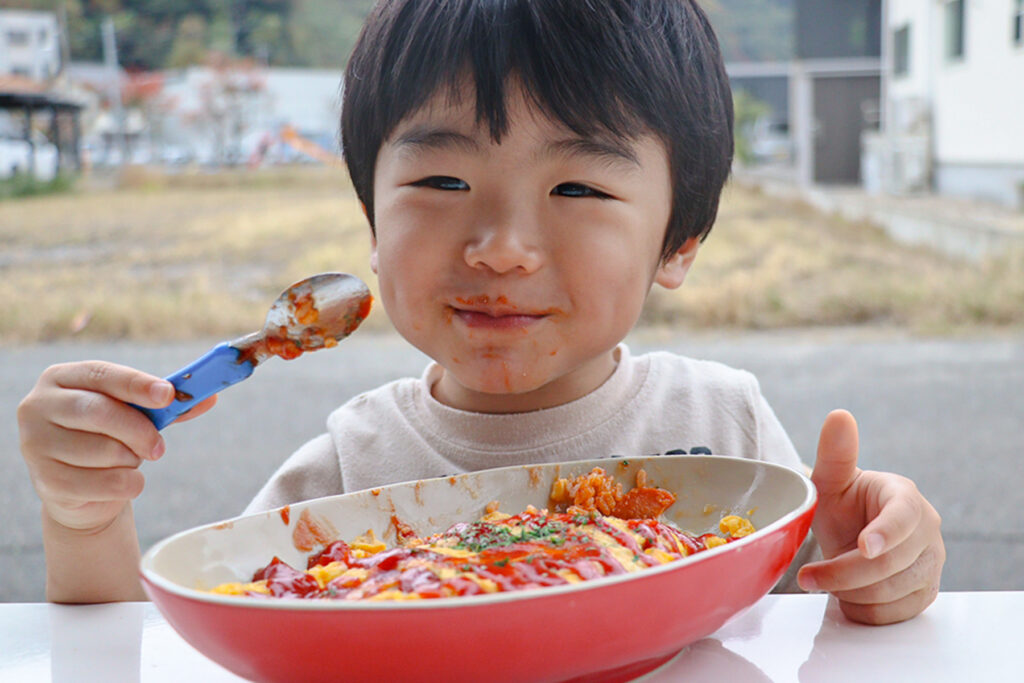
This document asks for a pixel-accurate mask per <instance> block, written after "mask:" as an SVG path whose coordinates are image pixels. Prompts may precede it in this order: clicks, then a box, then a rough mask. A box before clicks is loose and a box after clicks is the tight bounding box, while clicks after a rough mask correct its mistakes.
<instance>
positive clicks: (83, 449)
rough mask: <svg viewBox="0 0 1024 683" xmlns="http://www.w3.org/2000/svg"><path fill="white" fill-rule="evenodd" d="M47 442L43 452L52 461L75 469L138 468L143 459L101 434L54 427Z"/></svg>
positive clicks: (48, 435) (115, 440) (118, 442)
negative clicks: (57, 461)
mask: <svg viewBox="0 0 1024 683" xmlns="http://www.w3.org/2000/svg"><path fill="white" fill-rule="evenodd" d="M46 440H47V444H46V450H47V452H49V453H52V454H53V455H52V457H53V458H54V459H56V460H59V461H60V462H63V463H67V464H68V465H74V466H75V467H91V468H99V467H138V466H139V465H141V464H142V459H141V458H139V456H138V455H137V454H135V453H134V452H133V451H132V450H131V449H130V448H128V447H127V446H125V445H124V444H123V443H121V442H120V441H118V440H117V439H112V438H110V437H109V436H105V435H102V434H92V433H90V432H79V431H74V430H69V429H60V428H54V429H52V430H51V431H50V432H49V433H48V434H47V435H46ZM29 446H30V447H31V444H29Z"/></svg>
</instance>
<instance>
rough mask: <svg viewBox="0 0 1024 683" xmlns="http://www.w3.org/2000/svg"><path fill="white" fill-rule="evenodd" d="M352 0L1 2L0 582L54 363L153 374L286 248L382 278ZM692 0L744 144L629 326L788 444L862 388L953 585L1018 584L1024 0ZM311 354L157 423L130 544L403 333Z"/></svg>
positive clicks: (8, 566) (271, 440) (243, 298)
mask: <svg viewBox="0 0 1024 683" xmlns="http://www.w3.org/2000/svg"><path fill="white" fill-rule="evenodd" d="M372 4H373V3H372V1H371V0H342V1H338V0H266V1H257V0H203V1H199V2H197V1H188V2H185V1H175V0H161V1H160V2H152V1H149V0H147V1H142V0H131V1H130V0H3V2H2V3H0V437H2V438H0V464H2V465H3V471H4V474H3V475H2V476H0V497H2V498H3V500H4V501H7V503H8V504H7V505H6V507H5V511H4V521H5V523H4V524H3V525H0V574H2V575H3V576H4V577H5V580H4V581H3V582H0V600H2V601H22V600H39V599H42V580H41V574H42V571H43V557H42V548H41V543H40V541H39V528H38V527H39V524H38V501H37V499H36V498H35V495H34V493H33V491H32V488H31V484H30V482H29V480H28V476H27V472H26V471H25V467H24V464H23V463H22V461H21V457H20V454H19V452H18V438H17V425H16V419H15V409H16V406H17V403H18V401H20V399H21V398H22V397H23V396H24V395H25V394H26V393H27V392H28V391H29V390H30V389H31V387H32V385H33V384H34V382H35V379H36V378H37V377H38V375H39V373H40V372H41V371H42V370H43V369H44V368H45V367H46V366H47V365H49V364H51V363H55V362H61V361H65V360H74V359H83V358H105V359H108V360H113V361H116V362H124V363H127V364H131V365H134V366H136V367H140V368H143V369H146V370H148V371H151V372H154V373H155V374H169V373H170V372H172V371H174V370H176V369H177V368H178V367H180V366H181V365H183V364H184V363H186V362H188V361H190V360H192V359H193V358H195V357H196V356H197V355H199V354H201V353H202V352H204V351H205V350H206V349H207V348H209V346H210V345H212V343H215V342H216V341H219V340H221V339H229V338H233V337H234V336H238V335H241V334H244V333H247V332H249V331H252V330H253V329H255V328H257V327H258V326H259V325H260V324H261V323H262V319H263V316H264V314H265V311H266V307H267V305H268V304H269V303H270V301H272V300H273V298H274V297H275V296H276V295H277V293H278V292H279V291H280V290H281V289H283V288H284V287H285V286H286V285H288V284H290V283H291V282H293V281H295V280H297V279H299V278H301V277H304V276H306V275H309V274H311V273H314V272H318V271H324V270H343V271H348V272H352V273H355V274H357V275H359V276H361V277H363V278H364V279H365V280H366V281H367V282H368V283H369V284H370V285H371V288H372V289H375V288H376V284H375V281H374V278H373V275H372V273H371V272H370V270H369V267H368V254H369V242H368V239H367V237H368V232H367V228H366V224H365V219H364V218H363V216H362V214H361V211H360V209H359V206H358V203H357V201H356V199H355V196H354V193H353V192H352V190H351V186H350V185H349V182H348V178H347V175H346V173H345V171H344V169H343V167H342V165H341V163H340V150H339V146H338V130H337V127H338V115H339V93H340V89H341V87H342V82H341V81H342V73H343V70H344V64H345V61H346V58H347V55H348V53H349V51H350V49H351V46H352V44H353V43H354V41H355V38H356V36H357V35H358V32H359V29H360V27H361V24H362V21H363V20H364V18H365V16H366V14H367V13H368V11H369V9H370V7H371V6H372ZM700 4H701V5H702V6H703V7H704V9H705V10H706V11H707V12H708V15H709V17H710V18H711V21H712V24H713V26H714V27H715V29H716V32H717V33H718V37H719V40H720V43H721V46H722V50H723V53H724V55H725V59H726V66H727V70H728V73H729V76H730V79H731V82H732V86H733V92H734V98H735V109H736V135H737V140H736V162H735V166H734V172H733V176H732V179H731V181H730V183H729V185H728V186H727V188H726V192H725V194H724V196H723V200H722V206H721V210H720V214H719V219H718V222H717V224H716V227H715V229H714V230H713V231H712V234H711V237H710V238H709V239H708V241H707V243H706V244H705V245H704V246H703V247H702V249H701V256H700V258H699V259H698V260H697V264H696V266H695V267H694V269H693V270H692V272H691V275H690V276H689V278H688V280H687V284H686V286H685V287H683V288H681V289H680V290H677V291H673V292H667V291H663V290H655V291H654V292H653V293H652V295H651V297H650V299H649V301H648V305H647V307H646V309H645V311H644V314H643V318H642V320H641V324H640V326H639V327H638V329H637V331H636V332H635V333H634V335H633V337H632V338H631V342H630V343H631V344H634V345H635V346H636V347H637V348H638V349H648V348H671V349H674V350H677V351H680V352H682V353H688V354H691V355H699V356H701V357H708V358H714V359H717V360H722V361H725V362H728V363H730V364H733V365H736V366H739V367H744V368H747V369H750V370H752V371H755V372H756V374H758V376H759V377H760V378H761V382H762V387H763V389H764V391H765V394H766V395H767V396H768V398H769V399H770V401H771V402H772V404H773V406H775V409H776V412H777V413H778V414H779V416H780V418H781V419H782V421H783V424H784V425H786V427H787V429H789V431H790V433H791V435H792V436H793V439H794V442H795V443H796V445H797V447H798V449H799V450H800V452H801V454H802V456H803V458H804V459H805V461H807V462H808V463H811V462H813V459H814V449H815V444H816V438H817V428H818V426H819V425H820V421H821V419H822V418H823V417H824V415H825V413H826V412H827V411H828V409H830V408H833V407H839V406H843V407H849V408H851V409H853V410H854V413H855V414H856V415H858V417H859V419H860V423H861V430H862V446H863V454H862V464H863V465H864V466H866V467H873V468H876V469H886V470H893V471H898V472H900V473H903V474H906V475H907V476H910V477H911V478H913V479H914V480H915V481H916V482H918V485H919V486H920V487H921V488H922V490H924V492H925V494H926V495H927V496H928V497H929V498H930V499H931V500H932V501H933V502H935V504H936V507H937V508H938V509H939V511H940V513H942V514H943V515H944V519H945V527H944V528H945V532H946V539H947V543H948V547H949V552H950V558H949V560H948V563H947V571H946V574H945V575H944V580H943V587H944V589H947V590H968V589H1017V590H1020V589H1022V588H1024V582H1022V581H1024V579H1022V578H1021V577H1022V576H1024V575H1022V574H1021V573H1020V571H1019V567H1020V566H1021V563H1022V562H1024V532H1022V531H1021V530H1020V529H1021V527H1020V525H1019V524H1004V523H1000V522H999V521H998V520H1000V519H1005V518H1006V517H1007V516H1009V515H1012V510H1014V509H1017V507H1018V505H1019V504H1024V493H1022V491H1024V487H1021V486H1020V485H1019V483H1020V482H1019V475H1017V474H1015V473H1016V472H1017V470H1018V467H1017V463H1016V459H1017V458H1018V457H1019V453H1020V452H1021V450H1022V449H1024V435H1022V433H1021V430H1020V426H1019V425H1020V418H1021V416H1022V415H1024V394H1022V392H1020V386H1022V384H1024V128H1022V126H1021V121H1022V117H1024V0H985V1H984V2H982V1H981V0H703V1H702V2H701V3H700ZM319 356H320V354H317V355H315V356H313V357H311V358H308V359H307V358H303V359H301V360H299V361H295V362H294V364H284V363H277V364H276V365H272V364H268V367H267V369H266V370H265V371H264V370H263V369H261V371H260V372H259V373H257V376H254V378H253V379H252V380H250V381H248V382H246V383H245V384H243V385H241V386H240V387H239V388H237V389H233V390H232V391H231V392H227V393H226V394H225V395H223V396H222V400H221V405H220V406H219V408H218V410H217V411H215V412H214V413H211V415H210V416H208V417H206V418H204V419H203V420H198V421H196V422H195V423H189V425H188V426H187V427H186V426H181V427H174V428H171V429H170V430H168V432H167V439H168V443H169V453H170V454H173V456H174V457H167V458H165V459H164V460H162V461H161V462H160V463H157V464H156V465H154V466H153V467H148V466H147V476H148V477H149V484H148V485H147V491H146V492H145V494H144V495H143V497H142V498H141V499H140V500H139V502H138V504H137V517H138V519H139V528H140V537H141V539H142V542H143V545H144V546H146V545H148V544H150V543H152V542H154V541H156V540H158V539H159V538H161V537H163V536H165V535H167V534H170V533H173V532H175V531H178V530H181V529H184V528H186V527H188V526H192V525H195V524H201V523H206V522H210V521H215V520H218V519H223V518H225V517H230V516H232V515H235V514H238V513H239V512H240V511H241V509H242V508H243V507H244V506H245V504H246V502H247V501H248V500H249V499H250V498H251V497H252V495H253V494H254V493H255V491H256V489H257V488H258V487H259V486H260V484H261V483H262V482H263V481H264V480H265V479H266V478H267V477H268V476H269V475H270V473H272V472H273V470H274V469H275V468H276V466H277V464H279V463H280V462H281V461H282V460H283V459H284V458H286V457H287V455H288V454H289V453H290V452H291V451H292V450H293V449H294V448H296V447H297V446H298V445H300V444H301V443H302V442H303V441H305V440H306V439H308V438H310V437H311V436H314V435H315V434H316V433H318V432H319V431H321V430H322V429H323V418H324V416H326V414H327V413H328V412H329V411H330V409H331V408H333V407H334V406H336V405H338V404H339V403H341V402H343V401H344V400H346V399H347V398H349V397H350V396H352V395H354V394H355V393H357V392H358V391H362V390H365V389H368V388H371V387H373V386H376V385H379V384H380V383H382V382H384V381H388V380H389V379H392V378H394V377H398V376H403V375H409V374H418V373H419V372H420V370H421V368H422V367H423V364H424V362H425V359H424V358H423V357H422V356H421V355H419V353H418V352H416V351H415V350H412V349H410V348H409V347H408V346H407V345H405V344H404V343H403V342H402V341H401V340H400V339H399V338H397V337H396V336H395V335H394V333H393V331H392V330H391V328H390V325H389V323H388V321H387V319H386V317H385V315H384V314H383V311H382V310H380V309H379V308H378V309H377V310H375V311H374V313H373V314H372V315H371V317H370V319H369V320H368V321H367V323H366V324H365V325H364V328H363V329H361V330H360V333H359V335H357V336H356V337H355V338H353V339H352V340H351V342H346V344H345V345H343V346H342V347H341V349H340V350H338V351H335V352H333V353H332V354H323V358H320V357H319ZM285 405H287V406H299V409H298V410H297V411H296V410H291V409H290V410H284V409H282V406H285ZM293 412H297V413H299V414H295V415H293V414H292V413H293ZM254 424H259V425H261V426H263V428H262V429H261V430H253V429H252V425H254Z"/></svg>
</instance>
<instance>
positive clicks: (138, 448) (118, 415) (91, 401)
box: [50, 390, 164, 460]
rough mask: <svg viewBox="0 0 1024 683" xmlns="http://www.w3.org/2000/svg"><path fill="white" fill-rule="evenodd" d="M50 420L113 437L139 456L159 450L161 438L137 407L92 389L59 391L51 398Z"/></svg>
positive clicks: (156, 453) (151, 455) (150, 455)
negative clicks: (52, 403)
mask: <svg viewBox="0 0 1024 683" xmlns="http://www.w3.org/2000/svg"><path fill="white" fill-rule="evenodd" d="M50 421H51V422H52V423H53V424H55V425H57V426H59V427H63V428H64V429H67V430H70V431H72V432H91V433H95V434H101V435H104V436H106V437H109V438H112V439H116V440H117V441H120V442H121V443H123V444H124V445H125V446H126V447H127V448H128V449H130V450H131V451H132V452H133V453H135V454H136V455H137V456H139V457H140V458H144V459H146V460H155V459H156V458H158V457H160V455H162V454H163V445H164V441H163V438H162V437H161V436H160V433H159V432H158V431H157V430H156V429H155V428H154V427H153V423H152V422H150V421H149V418H147V417H146V416H145V415H143V414H142V413H141V412H140V411H138V410H136V409H135V408H132V407H131V406H129V405H126V404H124V403H122V402H121V401H118V400H115V399H113V398H111V397H110V396H107V395H105V394H101V393H97V392H94V391H70V390H69V391H63V392H61V395H60V397H59V398H58V399H57V400H56V401H55V402H54V409H53V411H52V414H51V416H50Z"/></svg>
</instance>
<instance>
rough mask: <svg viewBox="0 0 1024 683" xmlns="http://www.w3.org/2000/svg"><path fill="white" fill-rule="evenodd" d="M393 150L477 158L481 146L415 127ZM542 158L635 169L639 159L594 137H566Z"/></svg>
mask: <svg viewBox="0 0 1024 683" xmlns="http://www.w3.org/2000/svg"><path fill="white" fill-rule="evenodd" d="M394 145H395V147H397V148H403V147H405V148H412V149H420V150H426V149H458V150H462V151H464V152H469V153H473V154H478V153H480V152H482V151H483V145H481V144H480V142H479V141H478V140H477V139H476V138H474V137H473V136H471V135H466V134H465V133H460V132H459V131H457V130H453V129H451V128H438V127H433V126H416V127H414V128H410V129H409V130H407V131H405V132H403V133H401V134H400V135H398V136H397V137H396V138H395V142H394ZM542 156H546V157H554V156H566V157H574V156H583V157H593V158H597V159H601V160H604V161H608V162H611V163H613V164H619V165H622V164H623V163H625V164H626V165H628V166H630V167H635V168H639V167H640V165H641V164H640V159H639V158H638V157H637V155H636V152H635V151H634V150H633V148H632V147H631V146H630V145H627V144H622V143H620V142H618V141H617V140H607V139H603V138H594V137H568V138H563V139H561V140H555V141H553V142H551V143H549V144H548V145H546V147H545V149H544V150H543V152H542Z"/></svg>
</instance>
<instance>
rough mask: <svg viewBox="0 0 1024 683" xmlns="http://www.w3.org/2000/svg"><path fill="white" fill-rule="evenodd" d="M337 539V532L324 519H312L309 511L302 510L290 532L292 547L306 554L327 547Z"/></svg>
mask: <svg viewBox="0 0 1024 683" xmlns="http://www.w3.org/2000/svg"><path fill="white" fill-rule="evenodd" d="M337 537H338V530H337V529H335V528H334V526H333V525H332V524H331V523H330V522H328V521H327V520H325V519H319V520H317V519H314V518H313V515H311V514H310V512H309V510H308V509H307V510H303V511H302V513H301V514H300V515H299V521H298V522H296V524H295V529H293V530H292V545H294V546H295V548H296V550H301V551H302V552H304V553H308V552H309V551H311V550H312V549H313V548H315V547H317V546H319V545H327V544H328V543H330V542H331V541H333V540H335V539H336V538H337Z"/></svg>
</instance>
